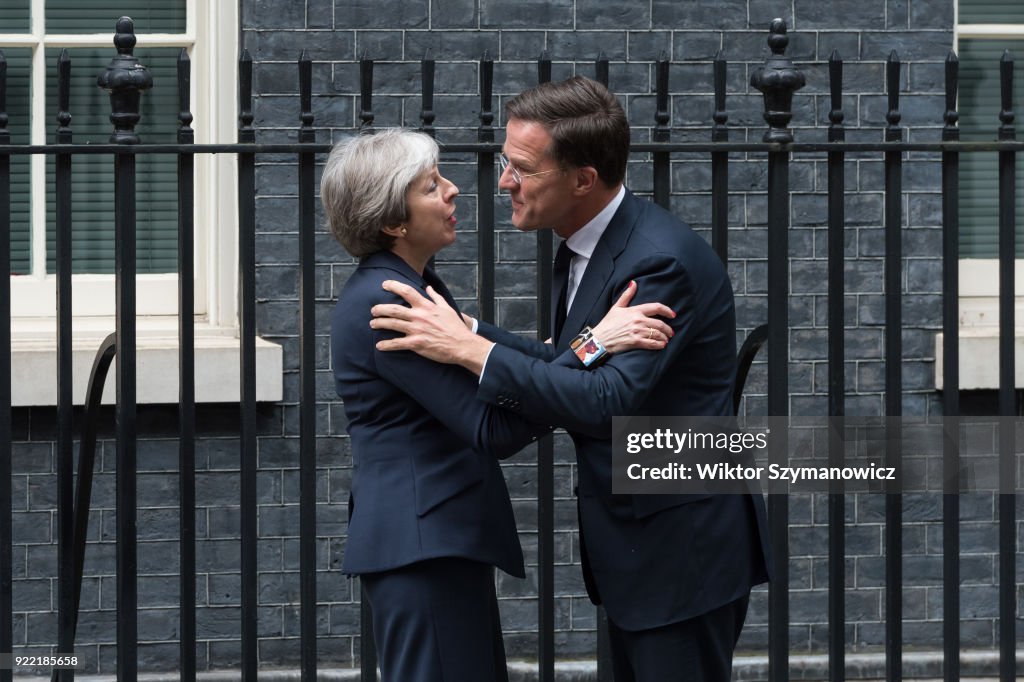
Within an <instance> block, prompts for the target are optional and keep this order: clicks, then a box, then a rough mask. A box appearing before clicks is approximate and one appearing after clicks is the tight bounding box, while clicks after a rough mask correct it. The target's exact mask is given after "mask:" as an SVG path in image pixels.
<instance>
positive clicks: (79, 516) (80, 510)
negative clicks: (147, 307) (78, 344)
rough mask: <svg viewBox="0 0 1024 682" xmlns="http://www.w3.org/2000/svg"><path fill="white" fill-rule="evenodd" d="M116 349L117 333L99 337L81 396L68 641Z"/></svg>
mask: <svg viewBox="0 0 1024 682" xmlns="http://www.w3.org/2000/svg"><path fill="white" fill-rule="evenodd" d="M116 350H117V334H116V333H111V334H110V335H108V336H107V338H105V339H103V342H102V343H101V344H100V347H99V349H98V350H97V351H96V357H95V359H94V360H93V363H92V372H91V373H90V374H89V385H88V388H87V389H86V390H87V392H86V396H85V414H84V418H83V423H82V438H81V440H80V441H79V448H78V477H77V482H78V485H77V487H76V489H75V512H74V514H75V527H74V540H73V548H74V554H73V557H74V569H75V595H74V604H73V606H72V617H71V623H72V625H71V628H72V630H71V633H72V640H73V639H74V633H75V631H76V630H77V629H78V607H79V601H80V600H81V596H82V571H83V568H84V566H85V534H86V531H87V527H88V525H89V505H90V503H91V501H92V474H93V466H94V463H95V461H96V421H97V418H98V414H97V413H98V411H99V408H100V400H101V398H102V397H103V386H104V384H105V383H106V380H107V372H108V371H109V370H110V365H111V363H112V362H113V361H114V354H115V352H116Z"/></svg>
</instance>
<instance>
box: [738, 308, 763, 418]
mask: <svg viewBox="0 0 1024 682" xmlns="http://www.w3.org/2000/svg"><path fill="white" fill-rule="evenodd" d="M767 340H768V325H767V324H762V325H761V326H760V327H757V328H756V329H754V331H752V332H750V334H749V335H748V336H747V338H746V340H745V341H744V342H743V345H742V346H741V347H740V352H739V354H738V355H737V356H736V382H735V383H734V384H733V389H732V411H733V414H739V411H740V401H741V400H743V387H744V386H745V385H746V383H747V374H749V373H750V366H751V365H752V364H754V358H755V357H757V351H759V350H761V346H763V345H764V342H765V341H767Z"/></svg>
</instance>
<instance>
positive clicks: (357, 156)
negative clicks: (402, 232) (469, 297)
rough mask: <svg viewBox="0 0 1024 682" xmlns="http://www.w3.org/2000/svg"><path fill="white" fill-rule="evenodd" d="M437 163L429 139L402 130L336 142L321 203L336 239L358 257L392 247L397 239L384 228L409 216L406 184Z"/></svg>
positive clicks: (326, 173)
mask: <svg viewBox="0 0 1024 682" xmlns="http://www.w3.org/2000/svg"><path fill="white" fill-rule="evenodd" d="M437 161H438V148H437V143H436V142H434V140H433V138H431V137H430V136H429V135H425V134H423V133H418V132H415V131H412V130H407V129H404V128H388V129H384V130H381V131H379V132H377V133H376V134H373V135H358V136H355V137H350V138H348V139H346V140H342V141H341V142H339V143H338V144H336V145H334V148H333V149H332V150H331V153H330V155H329V156H328V157H327V164H326V166H325V167H324V173H323V177H322V178H321V180H320V201H321V202H323V205H324V213H325V214H326V216H327V222H328V225H329V226H330V228H331V232H332V233H333V234H334V237H335V238H336V239H337V240H338V241H339V242H340V243H341V245H342V246H343V247H345V250H346V251H348V252H349V253H350V254H352V255H353V256H355V257H356V258H362V257H363V256H366V255H369V254H371V253H374V252H376V251H382V250H384V249H390V248H391V247H392V246H393V245H394V243H395V238H394V237H393V236H391V235H388V234H385V233H384V231H383V230H384V228H386V227H392V226H395V225H400V224H401V223H403V222H405V221H406V220H407V219H408V218H409V210H408V204H407V203H406V198H405V197H406V193H407V191H408V189H409V185H410V184H412V182H413V180H415V179H416V178H417V177H419V176H420V175H421V174H422V173H424V172H425V171H428V170H430V169H431V168H433V167H434V166H436V165H437Z"/></svg>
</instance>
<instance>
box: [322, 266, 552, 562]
mask: <svg viewBox="0 0 1024 682" xmlns="http://www.w3.org/2000/svg"><path fill="white" fill-rule="evenodd" d="M386 279H393V280H398V281H400V282H404V283H406V284H409V285H412V286H413V287H415V288H416V289H418V290H419V291H421V292H424V295H426V294H425V289H426V286H427V284H430V285H431V286H433V287H434V289H435V290H437V291H438V293H441V294H442V295H443V296H445V298H447V299H448V301H449V303H450V304H451V305H452V306H453V307H455V302H454V301H453V300H451V295H450V294H449V293H448V290H447V288H446V287H445V286H444V284H443V283H442V282H441V281H440V280H439V279H437V276H436V275H435V274H434V273H433V272H432V271H431V270H430V269H429V268H427V270H426V272H425V273H424V276H423V277H421V276H420V275H419V274H418V273H417V272H416V271H415V270H413V269H412V268H411V267H409V265H407V264H406V263H405V261H403V260H402V259H401V258H399V257H398V256H396V255H395V254H393V253H391V252H390V251H379V252H377V253H374V254H372V255H370V256H367V257H365V258H364V259H363V260H362V261H361V262H360V264H359V267H358V268H357V269H356V271H355V272H354V273H353V274H352V276H351V277H350V278H349V280H348V282H347V283H346V284H345V287H344V289H343V290H342V292H341V295H340V296H339V297H338V302H337V305H336V306H335V308H334V312H333V315H332V317H331V358H332V362H333V368H334V379H335V385H336V388H337V391H338V395H339V396H341V398H342V400H343V401H344V406H345V415H346V416H347V418H348V433H349V435H350V437H351V448H352V460H353V474H352V493H351V497H350V499H349V529H348V542H347V545H346V549H345V557H344V560H343V562H342V569H343V570H344V571H345V572H346V573H349V574H362V573H374V572H379V571H385V570H388V569H392V568H398V567H400V566H406V565H408V564H412V563H415V562H417V561H422V560H424V559H433V558H438V557H461V558H466V559H472V560H476V561H480V562H484V563H488V564H492V565H494V566H497V567H498V568H500V569H502V570H503V571H505V572H506V573H509V574H511V575H514V576H519V577H523V575H524V570H523V554H522V550H521V548H520V546H519V538H518V535H517V534H516V526H515V520H514V518H513V514H512V505H511V502H510V501H509V496H508V489H507V488H506V486H505V479H504V477H503V476H502V473H501V468H500V466H499V464H498V459H499V458H502V457H508V456H509V455H512V454H514V453H516V452H518V451H519V450H520V449H522V448H523V447H524V446H526V445H527V444H529V443H530V442H531V441H534V440H536V438H537V437H538V436H540V435H542V434H545V433H548V432H550V431H551V428H550V427H547V426H541V425H538V424H534V423H531V422H528V421H526V420H525V419H524V418H522V417H520V416H517V415H515V414H513V413H511V412H509V411H506V410H503V409H501V408H497V407H493V406H491V405H488V404H487V403H484V402H483V401H481V400H478V399H477V397H476V392H477V391H476V389H477V377H476V376H474V375H473V374H472V373H470V372H468V371H467V370H465V369H463V368H461V367H458V366H455V365H443V364H439V363H436V362H431V361H430V360H426V359H424V358H422V357H420V356H418V355H416V354H415V353H412V352H410V351H391V352H381V351H378V350H376V348H375V343H376V342H377V341H379V340H381V339H385V338H393V337H394V336H396V334H395V333H393V332H386V331H378V330H374V329H371V328H370V319H371V315H370V308H371V307H372V306H374V305H376V304H378V303H399V304H402V303H404V302H403V301H402V300H401V299H400V298H398V297H397V296H395V295H394V294H391V293H389V292H387V291H384V289H382V288H381V283H382V282H383V281H384V280H386Z"/></svg>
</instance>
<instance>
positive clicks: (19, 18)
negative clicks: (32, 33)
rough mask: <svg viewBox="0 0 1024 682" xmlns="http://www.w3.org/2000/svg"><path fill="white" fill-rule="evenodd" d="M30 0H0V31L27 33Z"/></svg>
mask: <svg viewBox="0 0 1024 682" xmlns="http://www.w3.org/2000/svg"><path fill="white" fill-rule="evenodd" d="M30 1H31V0H3V2H0V27H3V28H0V33H28V31H29V29H30V28H31V26H30V25H29V16H30V15H29V3H30Z"/></svg>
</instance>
